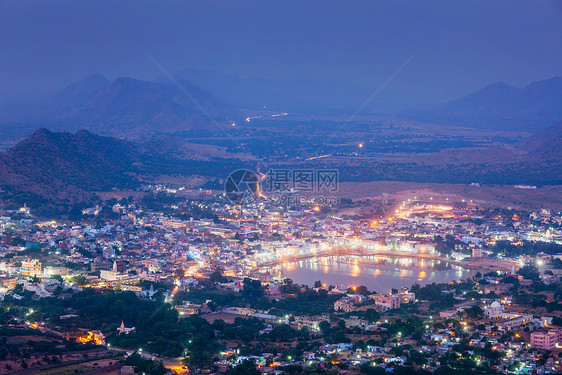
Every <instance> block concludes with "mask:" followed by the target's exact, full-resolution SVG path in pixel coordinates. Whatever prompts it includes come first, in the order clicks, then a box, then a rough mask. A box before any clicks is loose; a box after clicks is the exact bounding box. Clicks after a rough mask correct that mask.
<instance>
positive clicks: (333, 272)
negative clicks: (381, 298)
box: [280, 256, 475, 291]
mask: <svg viewBox="0 0 562 375" xmlns="http://www.w3.org/2000/svg"><path fill="white" fill-rule="evenodd" d="M280 268H281V271H282V273H283V276H284V277H289V278H291V279H293V280H294V281H295V282H296V283H302V284H307V285H313V284H314V282H315V281H316V280H322V282H323V283H327V284H328V285H339V286H342V287H348V286H351V285H365V286H367V288H369V289H370V290H374V291H386V290H389V289H391V288H401V287H410V286H411V285H412V284H414V283H420V284H422V285H425V284H429V283H434V282H435V283H448V282H450V281H452V280H458V279H466V278H469V277H471V276H472V275H473V274H474V273H475V272H472V271H470V270H467V269H463V268H461V267H458V266H451V265H448V264H445V263H444V262H440V261H432V260H419V259H413V258H400V259H385V258H381V257H363V258H361V257H337V256H333V257H328V258H321V259H309V260H304V261H300V262H296V263H287V264H284V265H282V266H281V267H280Z"/></svg>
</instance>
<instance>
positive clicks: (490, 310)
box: [484, 301, 504, 319]
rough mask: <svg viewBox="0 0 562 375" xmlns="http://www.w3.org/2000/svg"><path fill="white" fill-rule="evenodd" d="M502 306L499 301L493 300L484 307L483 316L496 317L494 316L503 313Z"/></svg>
mask: <svg viewBox="0 0 562 375" xmlns="http://www.w3.org/2000/svg"><path fill="white" fill-rule="evenodd" d="M503 311H504V308H503V306H502V305H501V303H499V302H497V301H495V302H492V304H491V305H490V306H488V307H486V308H485V309H484V317H485V318H486V319H496V317H498V316H500V315H501V314H503Z"/></svg>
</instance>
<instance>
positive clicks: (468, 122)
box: [402, 77, 562, 132]
mask: <svg viewBox="0 0 562 375" xmlns="http://www.w3.org/2000/svg"><path fill="white" fill-rule="evenodd" d="M402 115H403V116H405V117H407V118H411V119H416V120H419V121H423V122H428V123H440V124H447V125H453V126H467V127H472V128H485V129H493V130H518V131H530V132H535V131H537V130H541V129H544V128H546V127H548V126H550V125H552V124H554V123H556V122H558V121H560V120H562V77H553V78H550V79H545V80H542V81H537V82H533V83H531V84H530V85H528V86H526V87H524V88H516V87H513V86H510V85H507V84H505V83H503V82H497V83H494V84H492V85H489V86H487V87H485V88H483V89H482V90H479V91H477V92H475V93H473V94H470V95H467V96H464V97H462V98H459V99H457V100H453V101H451V102H448V103H445V104H443V105H440V106H437V107H435V108H431V109H426V110H417V111H406V112H402Z"/></svg>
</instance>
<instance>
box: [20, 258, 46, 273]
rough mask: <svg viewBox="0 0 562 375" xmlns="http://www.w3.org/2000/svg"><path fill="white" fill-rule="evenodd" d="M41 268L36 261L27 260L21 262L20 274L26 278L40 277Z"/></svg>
mask: <svg viewBox="0 0 562 375" xmlns="http://www.w3.org/2000/svg"><path fill="white" fill-rule="evenodd" d="M42 271H43V267H42V265H41V262H40V261H39V260H38V259H28V260H24V261H23V262H21V273H22V274H23V275H26V276H37V275H41V272H42Z"/></svg>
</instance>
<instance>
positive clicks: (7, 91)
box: [0, 0, 562, 102]
mask: <svg viewBox="0 0 562 375" xmlns="http://www.w3.org/2000/svg"><path fill="white" fill-rule="evenodd" d="M148 55H151V56H154V58H155V59H157V60H158V61H159V62H160V63H161V64H162V65H163V66H165V67H166V68H167V69H168V70H170V71H174V70H179V69H182V68H184V67H193V68H205V69H211V70H217V71H220V72H225V73H232V74H236V75H240V76H258V77H265V78H275V79H280V80H287V79H294V78H299V77H307V78H313V79H320V80H339V81H344V82H348V83H354V84H360V85H363V86H366V87H372V88H373V89H374V88H376V87H378V85H380V84H381V83H382V82H383V81H384V80H385V79H386V78H387V77H388V76H389V75H390V74H392V72H393V71H394V70H395V69H396V68H397V67H398V66H400V65H401V64H402V63H403V62H404V61H406V60H407V59H408V58H409V57H410V56H414V57H413V59H412V61H411V62H410V63H409V64H408V65H407V66H406V67H405V68H404V69H403V70H402V71H401V72H400V74H398V75H397V76H396V78H395V79H394V80H393V81H392V82H391V83H390V85H389V86H388V90H393V91H395V92H398V93H401V92H404V93H406V92H407V93H409V94H411V93H415V94H417V95H421V96H425V97H426V98H428V100H429V101H434V102H440V101H446V100H449V99H453V98H456V97H458V96H461V95H463V94H466V93H470V92H472V91H474V90H477V89H479V88H481V87H483V86H485V85H487V84H490V83H493V82H496V81H504V82H506V83H509V84H512V85H515V86H524V85H526V84H528V83H530V82H532V81H535V80H539V79H544V78H550V77H552V76H555V75H562V3H561V2H560V1H518V0H507V1H489V0H483V1H470V0H469V1H452V0H443V1H417V0H409V1H401V0H391V1H375V0H368V1H363V0H345V1H330V0H321V1H312V0H299V1H293V0H282V1H275V0H255V1H253V0H252V1H250V0H248V1H245V0H240V1H238V0H227V1H222V0H191V1H142V0H141V1H48V2H47V1H27V0H17V1H15V0H14V1H0V99H3V100H13V99H21V98H29V97H37V96H41V95H45V94H46V93H49V92H52V91H54V90H57V89H59V88H61V87H63V86H65V85H66V84H67V83H70V82H72V81H76V80H79V79H81V78H82V77H84V76H87V75H90V74H92V73H96V72H99V73H102V74H104V75H106V76H107V77H108V78H110V79H111V78H115V77H118V76H132V77H136V78H140V79H153V78H155V77H157V76H159V75H160V74H161V72H160V71H159V70H158V68H157V67H156V66H155V65H154V63H153V62H152V61H151V60H150V59H149V58H148Z"/></svg>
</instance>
